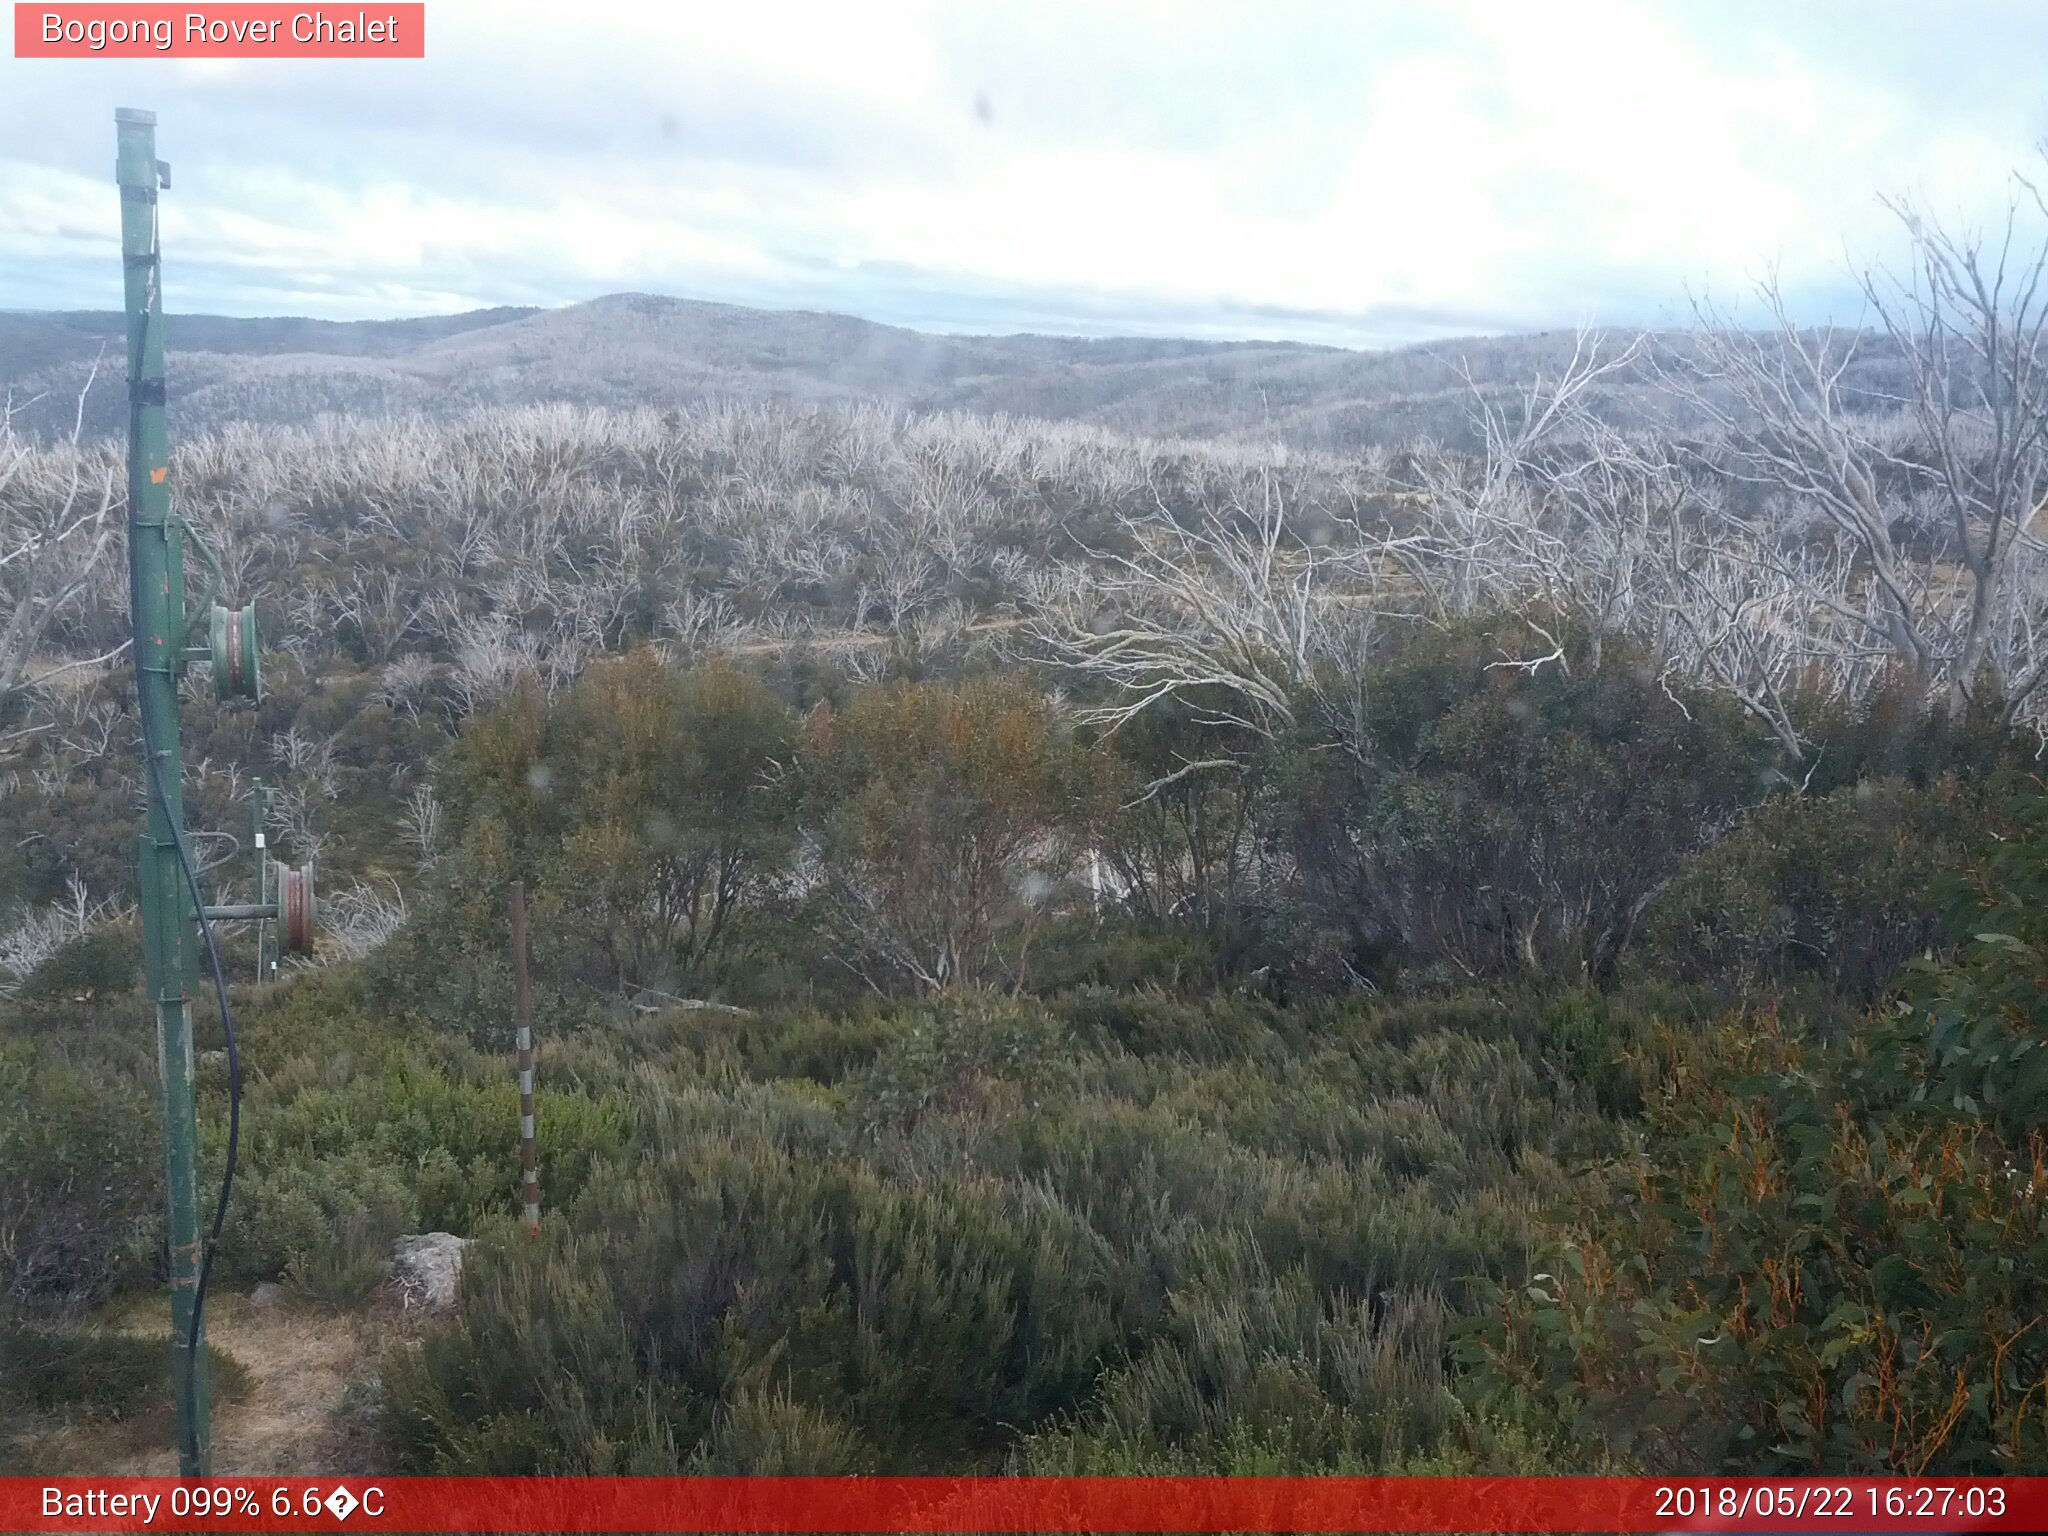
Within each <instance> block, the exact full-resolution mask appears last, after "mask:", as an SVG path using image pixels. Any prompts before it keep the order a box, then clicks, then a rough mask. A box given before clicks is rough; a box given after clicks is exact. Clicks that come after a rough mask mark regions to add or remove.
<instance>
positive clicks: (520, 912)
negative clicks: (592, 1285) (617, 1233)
mask: <svg viewBox="0 0 2048 1536" xmlns="http://www.w3.org/2000/svg"><path fill="white" fill-rule="evenodd" d="M512 1013H513V1023H514V1025H515V1026H516V1028H517V1031H518V1044H519V1193H520V1197H521V1199H522V1200H523V1201H524V1202H525V1205H526V1230H527V1232H528V1234H529V1235H532V1236H538V1235H539V1234H540V1158H539V1153H538V1150H537V1148H536V1147H535V1145H534V1134H533V999H532V996H531V994H530V993H529V991H528V989H527V984H526V882H525V881H524V880H514V881H513V882H512Z"/></svg>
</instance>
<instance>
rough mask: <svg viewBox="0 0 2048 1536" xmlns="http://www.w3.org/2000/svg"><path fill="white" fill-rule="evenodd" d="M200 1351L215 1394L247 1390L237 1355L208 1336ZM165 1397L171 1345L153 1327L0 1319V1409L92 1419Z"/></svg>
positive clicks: (134, 1411)
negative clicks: (133, 1329)
mask: <svg viewBox="0 0 2048 1536" xmlns="http://www.w3.org/2000/svg"><path fill="white" fill-rule="evenodd" d="M206 1359H207V1367H208V1370H209V1372H210V1375H211V1384H212V1388H213V1396H214V1400H215V1401H216V1402H233V1401H234V1400H235V1399H236V1398H238V1397H240V1396H241V1395H242V1394H243V1392H244V1391H246V1390H247V1387H248V1380H249V1373H248V1371H247V1370H246V1369H245V1368H244V1367H243V1366H242V1364H241V1362H240V1361H238V1360H236V1359H235V1358H234V1357H233V1356H231V1355H225V1354H222V1353H221V1351H220V1350H219V1349H218V1348H216V1347H214V1346H213V1345H211V1344H209V1345H208V1346H207V1349H206ZM170 1403H171V1345H170V1341H169V1340H168V1339H166V1338H164V1337H163V1336H162V1335H161V1334H160V1333H155V1332H152V1333H149V1334H146V1335H145V1334H137V1333H112V1332H107V1331H105V1330H100V1329H87V1328H52V1327H38V1326H34V1325H31V1324H26V1323H21V1322H16V1321H11V1320H0V1416H4V1417H7V1418H15V1417H26V1416H29V1415H36V1416H39V1417H48V1418H55V1419H58V1420H60V1421H62V1422H64V1423H71V1424H99V1423H107V1422H115V1421H120V1420H124V1419H133V1418H137V1417H140V1416H143V1415H146V1414H151V1413H156V1412H159V1411H161V1410H163V1409H165V1408H168V1407H169V1406H170ZM0 1433H4V1432H0ZM4 1444H5V1440H4V1438H0V1446H4Z"/></svg>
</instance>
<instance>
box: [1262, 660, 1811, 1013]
mask: <svg viewBox="0 0 2048 1536" xmlns="http://www.w3.org/2000/svg"><path fill="white" fill-rule="evenodd" d="M1550 649H1552V647H1551V645H1550V644H1549V643H1548V642H1545V641H1543V640H1542V639H1541V637H1539V636H1537V635H1535V634H1533V633H1532V632H1530V631H1529V630H1528V628H1527V627H1526V625H1525V624H1524V622H1523V621H1521V620H1518V619H1489V620H1484V621H1475V622H1473V623H1471V624H1468V625H1465V626H1462V627H1459V628H1454V629H1452V630H1450V631H1448V632H1446V633H1443V634H1440V635H1439V634H1433V635H1430V636H1429V637H1427V638H1425V639H1421V640H1418V641H1416V642H1415V643H1414V644H1413V645H1411V646H1410V647H1409V648H1408V649H1406V650H1405V651H1402V652H1400V653H1399V654H1397V655H1395V656H1393V657H1391V658H1390V659H1388V660H1386V661H1383V662H1381V663H1379V664H1378V665H1376V666H1375V667H1374V668H1373V669H1372V671H1371V675H1370V676H1369V678H1368V679H1367V686H1366V694H1367V698H1368V700H1369V704H1370V709H1369V720H1368V723H1367V736H1368V744H1367V745H1366V746H1365V747H1364V748H1362V749H1361V750H1360V751H1359V752H1356V753H1350V752H1340V751H1334V750H1329V749H1328V748H1329V744H1328V743H1326V742H1323V741H1321V740H1320V739H1319V738H1316V737H1314V736H1311V737H1309V738H1308V739H1305V740H1302V741H1299V742H1294V743H1289V744H1288V747H1287V751H1286V753H1285V756H1284V757H1283V759H1282V761H1281V762H1280V764H1279V766H1278V768H1277V770H1276V771H1275V773H1274V774H1273V776H1272V781H1271V782H1272V788H1271V791H1270V808H1269V810H1268V812H1267V814H1268V817H1269V819H1270V824H1271V825H1272V826H1273V827H1274V828H1275V830H1276V832H1277V834H1278V835H1279V836H1280V837H1281V838H1282V839H1283V840H1284V845H1285V847H1286V849H1287V852H1288V853H1289V854H1290V855H1291V857H1292V860H1293V862H1294V865H1295V867H1296V868H1297V869H1298V870H1299V872H1300V877H1301V882H1302V893H1303V899H1304V900H1305V902H1306V903H1307V906H1308V909H1309V912H1310V913H1312V914H1314V915H1315V916H1316V917H1317V918H1318V921H1319V923H1320V926H1321V927H1322V928H1323V929H1324V930H1327V931H1329V932H1331V933H1335V934H1339V935H1342V936H1344V939H1345V942H1346V943H1347V944H1348V945H1349V948H1350V951H1351V954H1350V959H1349V962H1348V963H1350V964H1351V966H1352V967H1353V969H1357V970H1364V971H1367V972H1377V973H1379V974H1381V975H1387V974H1394V973H1399V974H1404V975H1406V976H1407V977H1408V978H1409V980H1410V982H1411V983H1419V984H1427V985H1441V984H1451V983H1456V984H1464V983H1466V982H1469V981H1470V980H1471V979H1473V978H1477V977H1507V978H1512V977H1517V976H1522V977H1533V978H1541V979H1562V980H1568V981H1577V980H1588V979H1592V980H1598V979H1602V978H1604V977H1606V976H1607V975H1608V974H1609V973H1610V972H1611V970H1612V968H1613V965H1614V962H1615V960H1616V958H1617V957H1618V956H1619V955H1620V953H1621V951H1622V949H1623V948H1624V946H1626V945H1627V944H1628V942H1629V941H1630V939H1631V938H1632V936H1633V935H1634V932H1635V928H1636V924H1637V922H1638V920H1639V918H1640V917H1641V914H1642V911H1643V908H1644V906H1645V905H1646V904H1647V903H1648V902H1649V900H1650V899H1651V897H1652V896H1653V895H1654V894H1655V893H1656V892H1657V890H1658V889H1659V888H1660V887H1661V886H1662V885H1663V883H1664V882H1665V881H1666V880H1667V879H1669V878H1670V877H1671V875H1672V874H1673V873H1674V872H1675V871H1676V870H1677V869H1678V868H1679V867H1680V865H1681V864H1682V862H1683V860H1684V859H1685V857H1686V856H1687V854H1688V853H1690V852H1691V851H1692V850H1694V849H1696V848H1697V847H1699V846H1700V845H1701V844H1702V842H1703V841H1704V840H1705V838H1706V836H1707V834H1708V833H1709V831H1710V830H1711V829H1712V828H1713V827H1714V826H1716V825H1717V824H1719V823H1722V822H1725V821H1726V820H1727V819H1729V818H1730V817H1731V816H1732V815H1733V813H1734V812H1735V811H1736V810H1737V809H1738V808H1739V807H1741V806H1743V805H1746V804H1749V803H1753V802H1754V801H1756V800H1759V799H1761V798H1762V797H1763V794H1764V790H1765V787H1766V785H1767V784H1768V783H1770V782H1771V780H1772V775H1771V767H1770V759H1771V748H1770V746H1769V744H1768V743H1767V742H1766V741H1765V739H1764V738H1763V737H1762V735H1761V734H1760V733H1759V732H1758V731H1757V730H1756V729H1755V727H1754V726H1753V725H1751V724H1750V723H1749V722H1748V721H1747V720H1745V719H1744V718H1743V716H1742V715H1741V714H1740V713H1739V711H1737V710H1736V709H1735V708H1734V707H1733V706H1732V705H1731V704H1729V703H1728V702H1727V701H1725V700H1720V699H1716V698H1711V697H1706V696H1688V697H1683V698H1674V697H1672V696H1669V695H1668V694H1667V692H1666V690H1665V687H1664V685H1663V683H1662V682H1660V680H1659V678H1658V676H1657V675H1656V672H1655V669H1654V668H1653V667H1650V666H1649V665H1647V664H1646V663H1645V662H1644V661H1643V659H1642V658H1640V657H1637V656H1633V655H1631V654H1629V653H1628V652H1627V650H1626V648H1625V647H1623V646H1621V645H1620V644H1619V643H1618V642H1616V641H1614V640H1613V639H1611V638H1610V639H1609V640H1608V641H1607V643H1606V645H1605V647H1604V651H1603V653H1602V655H1601V657H1600V659H1599V661H1598V662H1597V664H1596V662H1595V660H1594V657H1593V647H1592V645H1591V642H1590V639H1589V638H1588V637H1586V636H1583V635H1569V636H1568V640H1567V645H1566V648H1565V649H1566V654H1565V655H1564V656H1563V657H1562V658H1561V659H1559V660H1557V661H1552V662H1549V663H1547V664H1545V665H1542V666H1539V667H1535V668H1533V669H1531V668H1523V667H1517V666H1505V665H1502V664H1501V663H1502V662H1503V660H1504V659H1508V660H1512V659H1513V658H1516V657H1520V656H1529V655H1536V656H1540V655H1544V654H1545V653H1547V652H1548V651H1549V650H1550Z"/></svg>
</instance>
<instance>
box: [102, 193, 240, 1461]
mask: <svg viewBox="0 0 2048 1536" xmlns="http://www.w3.org/2000/svg"><path fill="white" fill-rule="evenodd" d="M150 216H151V224H152V226H154V224H155V218H156V209H155V199H154V198H152V199H151V209H150ZM162 251H163V245H162V240H161V237H160V236H159V234H158V233H157V230H156V229H155V228H154V227H152V228H151V230H150V253H151V255H152V256H153V257H155V258H157V260H156V261H152V262H151V264H150V278H149V280H150V285H151V288H152V290H153V291H152V293H151V295H150V297H151V299H152V300H154V299H155V298H156V292H155V291H154V290H155V289H156V285H157V283H158V282H159V281H160V278H161V268H160V267H159V266H158V265H157V261H160V260H161V257H162ZM153 318H154V314H153V307H152V305H151V304H145V305H144V306H143V311H142V331H141V346H140V347H139V348H138V349H137V352H136V355H135V357H134V358H133V359H131V361H130V363H129V367H128V384H129V390H130V398H129V403H128V442H129V453H130V455H131V466H132V455H133V453H134V444H135V441H136V438H137V436H138V428H139V426H140V415H141V405H140V403H139V402H138V401H137V400H136V399H135V398H134V395H133V391H134V387H135V383H136V380H137V379H138V377H139V376H140V374H141V372H142V359H143V358H144V357H145V356H147V355H148V341H149V326H150V324H151V322H152V320H153ZM134 483H135V477H134V475H133V473H132V468H131V473H130V476H129V484H130V487H131V494H130V496H129V498H128V548H129V556H128V612H129V616H130V627H131V629H132V628H133V627H134V624H135V621H136V620H137V619H138V618H139V616H140V615H141V612H142V607H141V604H140V603H139V602H138V601H137V599H138V598H139V597H140V596H141V593H140V592H139V591H138V590H137V586H136V561H135V553H134V551H135V539H136V534H137V531H138V530H139V529H140V527H141V524H140V522H139V521H138V520H137V507H136V500H135V497H134V495H133V494H132V487H133V485H134ZM178 639H179V649H181V650H182V649H183V640H184V637H183V636H182V635H180V636H179V637H178ZM144 654H145V652H144V648H143V645H142V636H141V635H140V634H137V635H136V636H135V662H136V684H137V686H136V691H135V707H136V712H137V713H138V715H139V716H140V717H141V722H142V760H143V763H144V765H145V766H146V767H147V768H148V770H149V787H150V791H151V793H152V794H154V796H155V797H156V803H157V808H158V809H159V810H160V811H161V812H162V813H163V818H164V824H165V825H166V826H168V827H169V828H170V829H171V842H172V845H173V846H174V847H175V848H176V849H177V853H178V866H179V868H180V869H182V870H183V871H184V873H185V884H186V887H187V888H188V889H189V890H190V891H191V892H192V907H193V910H194V911H195V912H196V913H197V914H198V916H199V931H200V933H201V935H202V936H204V938H205V940H206V958H207V962H208V964H209V966H210V967H211V969H212V971H213V991H214V997H215V998H216V1000H217V1001H218V1002H219V1004H220V1022H221V1029H222V1031H223V1032H224V1033H225V1035H226V1037H227V1053H228V1147H227V1158H226V1163H225V1166H224V1167H223V1168H222V1169H221V1176H220V1199H219V1200H218V1201H217V1202H216V1203H215V1205H214V1208H213V1228H212V1230H211V1231H210V1232H209V1233H208V1234H207V1238H206V1246H205V1247H204V1248H203V1249H201V1250H200V1254H199V1282H198V1284H197V1285H196V1286H194V1287H193V1291H192V1319H191V1322H190V1324H189V1325H188V1326H187V1328H186V1332H185V1350H186V1354H187V1357H188V1360H189V1362H190V1368H191V1369H193V1370H195V1371H196V1370H197V1369H198V1368H199V1330H200V1327H201V1325H202V1323H203V1321H204V1319H205V1316H206V1289H207V1285H208V1283H209V1282H210V1281H211V1280H212V1278H213V1255H214V1250H215V1249H217V1248H218V1247H219V1246H220V1234H221V1229H222V1228H223V1227H225V1226H226V1225H227V1219H228V1197H229V1195H230V1194H231V1193H232V1192H233V1190H234V1187H235V1161H236V1156H237V1154H238V1152H239V1150H240V1147H241V1140H242V1058H241V1053H240V1051H239V1049H238V1048H237V1042H236V1040H235V1014H234V1010H233V1009H232V1008H230V1007H229V1006H228V983H227V972H226V970H225V969H224V968H223V967H222V965H221V963H220V946H219V945H218V944H216V943H215V942H214V938H213V923H212V921H211V920H210V919H209V918H208V917H207V915H206V893H205V891H204V890H202V889H201V888H200V884H199V870H198V866H197V865H196V864H195V863H194V862H193V859H192V850H191V849H190V848H189V847H188V846H187V845H186V843H185V832H184V829H183V828H182V827H180V826H179V825H178V821H177V818H176V817H175V816H173V815H172V814H171V798H170V795H169V793H168V792H167V791H166V790H165V789H164V780H163V771H162V769H160V768H159V767H158V766H157V761H156V743H155V741H154V740H153V739H152V732H151V731H150V728H149V727H150V721H149V690H148V689H147V688H146V687H143V686H142V658H143V656H144ZM166 660H167V664H170V665H175V662H171V661H170V660H169V658H166ZM187 1027H188V1028H189V1027H190V1020H189V1019H188V1020H187ZM165 1066H166V1069H168V1067H169V1063H168V1062H166V1063H165ZM194 1150H195V1151H196V1150H197V1149H196V1148H195V1149H194ZM192 1422H193V1429H194V1432H195V1433H196V1432H197V1428H198V1424H197V1420H196V1419H194V1420H193V1421H192ZM187 1449H188V1450H190V1451H191V1452H193V1453H194V1454H195V1455H196V1454H197V1451H198V1447H197V1446H196V1445H194V1446H190V1447H187Z"/></svg>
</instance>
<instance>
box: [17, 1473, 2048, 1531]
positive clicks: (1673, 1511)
mask: <svg viewBox="0 0 2048 1536" xmlns="http://www.w3.org/2000/svg"><path fill="white" fill-rule="evenodd" d="M357 1530H362V1531H393V1532H397V1531H408V1532H415V1531H416V1532H439V1531H491V1532H497V1531H505V1532H513V1531H564V1532H628V1531H645V1532H670V1531H673V1532H692V1533H695V1532H713V1531H729V1532H830V1531H846V1532H854V1531H860V1532H868V1531H873V1532H892V1531H906V1532H908V1531H918V1532H968V1531H991V1532H992V1531H1033V1532H1035V1531H1076V1532H1078V1531H1132V1532H1168V1531H1188V1532H1221V1531H1251V1532H1277V1531H1341V1532H1351V1531H1387V1532H1397V1531H1415V1532H1435V1531H1446V1532H1461V1531H1473V1532H1481V1531H1546V1532H1547V1531H1755V1532H1767V1531H1787V1532H1789V1531H1837V1532H1842V1533H1844V1536H1849V1533H1852V1532H1853V1533H1864V1532H1881V1531H1882V1532H1890V1531H1922V1532H1927V1533H1930V1536H1932V1533H1934V1532H1946V1531H2041V1530H2048V1478H2004V1479H1983V1478H1975V1479H1973V1478H1960V1479H1935V1478H1912V1479H1885V1478H1877V1479H1872V1478H1854V1477H1845V1478H1741V1477H1738V1478H1683V1479H1680V1478H1600V1477H1508V1478H1480V1477H1446V1478H1402V1477H1328V1478H1317V1477H1242V1478H1204V1477H1166V1478H1152V1477H1133V1478H1090V1477H1018V1478H996V1477H990V1478H977V1477H967V1478H947V1477H931V1478H918V1477H848V1478H807V1477H757V1478H747V1477H704V1478H680V1477H679V1478H658V1477H649V1478H630V1477H629V1478H580V1477H560V1478H509V1477H474V1478H404V1477H398V1478H375V1477H372V1478H346V1479H324V1480H323V1479H317V1478H261V1477H245V1478H216V1479H212V1480H209V1481H204V1482H185V1481H180V1480H178V1479H175V1478H81V1477H53V1478H46V1479H36V1478H25V1477H17V1478H0V1531H7V1532H16V1531H322V1532H327V1531H357Z"/></svg>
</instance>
